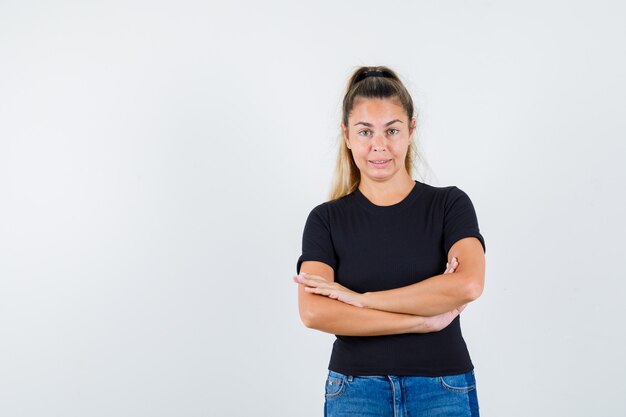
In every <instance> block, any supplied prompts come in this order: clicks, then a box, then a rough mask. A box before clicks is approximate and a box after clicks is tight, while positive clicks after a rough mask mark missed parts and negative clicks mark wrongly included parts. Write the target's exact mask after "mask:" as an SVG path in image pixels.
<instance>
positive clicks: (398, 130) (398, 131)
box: [389, 129, 399, 135]
mask: <svg viewBox="0 0 626 417" xmlns="http://www.w3.org/2000/svg"><path fill="white" fill-rule="evenodd" d="M392 130H395V131H396V132H399V130H398V129H389V132H391V131H392ZM395 134H397V133H392V135H395Z"/></svg>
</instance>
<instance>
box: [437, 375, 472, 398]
mask: <svg viewBox="0 0 626 417" xmlns="http://www.w3.org/2000/svg"><path fill="white" fill-rule="evenodd" d="M437 379H438V381H439V385H441V387H442V388H443V389H445V390H447V391H450V392H457V393H466V392H470V391H472V390H475V389H476V378H475V376H474V371H473V370H471V371H468V372H465V373H462V374H456V375H444V376H440V377H437Z"/></svg>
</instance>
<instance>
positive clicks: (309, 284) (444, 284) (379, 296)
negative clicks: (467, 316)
mask: <svg viewBox="0 0 626 417" xmlns="http://www.w3.org/2000/svg"><path fill="white" fill-rule="evenodd" d="M453 258H456V259H457V260H458V265H457V267H456V270H455V271H454V273H447V274H441V275H436V276H434V277H431V278H428V279H426V280H424V281H421V282H418V283H416V284H412V285H409V286H406V287H401V288H394V289H391V290H386V291H377V292H368V293H365V294H359V293H356V292H354V291H351V290H350V289H348V288H345V287H343V286H341V285H340V284H338V283H335V282H334V271H333V269H332V268H331V267H330V266H328V265H326V264H324V263H321V262H315V261H305V262H303V263H302V266H301V269H300V270H301V272H304V273H306V274H308V275H306V276H302V275H299V276H298V277H297V279H296V282H298V283H299V284H301V285H298V287H299V288H298V304H299V310H300V317H301V318H302V321H303V322H304V324H305V325H306V326H307V327H311V328H315V329H318V330H322V331H325V332H328V333H333V334H343V335H355V336H358V335H362V336H368V335H369V336H374V335H384V334H398V333H427V332H430V331H437V330H440V329H437V325H438V324H441V322H443V321H445V319H446V318H447V319H450V316H449V315H450V314H452V318H453V317H456V315H458V314H459V313H460V311H462V309H463V308H464V305H465V304H467V303H469V302H471V301H474V300H476V299H477V298H478V297H479V296H480V295H481V294H482V291H483V286H484V275H485V258H484V252H483V248H482V245H481V244H480V242H479V241H478V239H476V238H474V237H469V238H464V239H460V240H459V241H457V242H456V243H455V244H454V245H453V246H452V247H451V248H450V251H449V252H448V262H449V263H450V264H452V259H453ZM320 295H321V296H322V297H319V296H320ZM459 306H461V308H460V309H459ZM448 323H449V321H448ZM446 325H447V324H446ZM443 327H445V326H443Z"/></svg>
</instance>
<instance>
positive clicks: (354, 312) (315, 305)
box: [300, 294, 432, 336]
mask: <svg viewBox="0 0 626 417" xmlns="http://www.w3.org/2000/svg"><path fill="white" fill-rule="evenodd" d="M306 295H307V296H308V297H311V298H309V300H308V303H307V308H306V309H304V310H303V309H301V312H300V315H301V317H302V319H303V321H304V323H305V325H306V326H307V327H309V328H312V329H316V330H320V331H323V332H326V333H331V334H336V335H343V336H383V335H390V334H402V333H428V332H431V331H432V330H431V329H430V328H429V327H428V326H427V323H426V320H425V318H424V317H420V316H416V315H411V314H401V313H392V312H388V311H380V310H375V309H368V308H361V307H355V306H352V305H349V304H345V303H342V302H341V301H337V300H333V299H331V298H328V297H324V296H319V295H314V294H306Z"/></svg>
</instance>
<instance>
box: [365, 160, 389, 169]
mask: <svg viewBox="0 0 626 417" xmlns="http://www.w3.org/2000/svg"><path fill="white" fill-rule="evenodd" d="M390 161H391V159H376V160H373V161H370V160H368V161H367V162H369V163H370V164H372V166H374V167H376V168H384V167H386V166H387V165H389V162H390Z"/></svg>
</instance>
